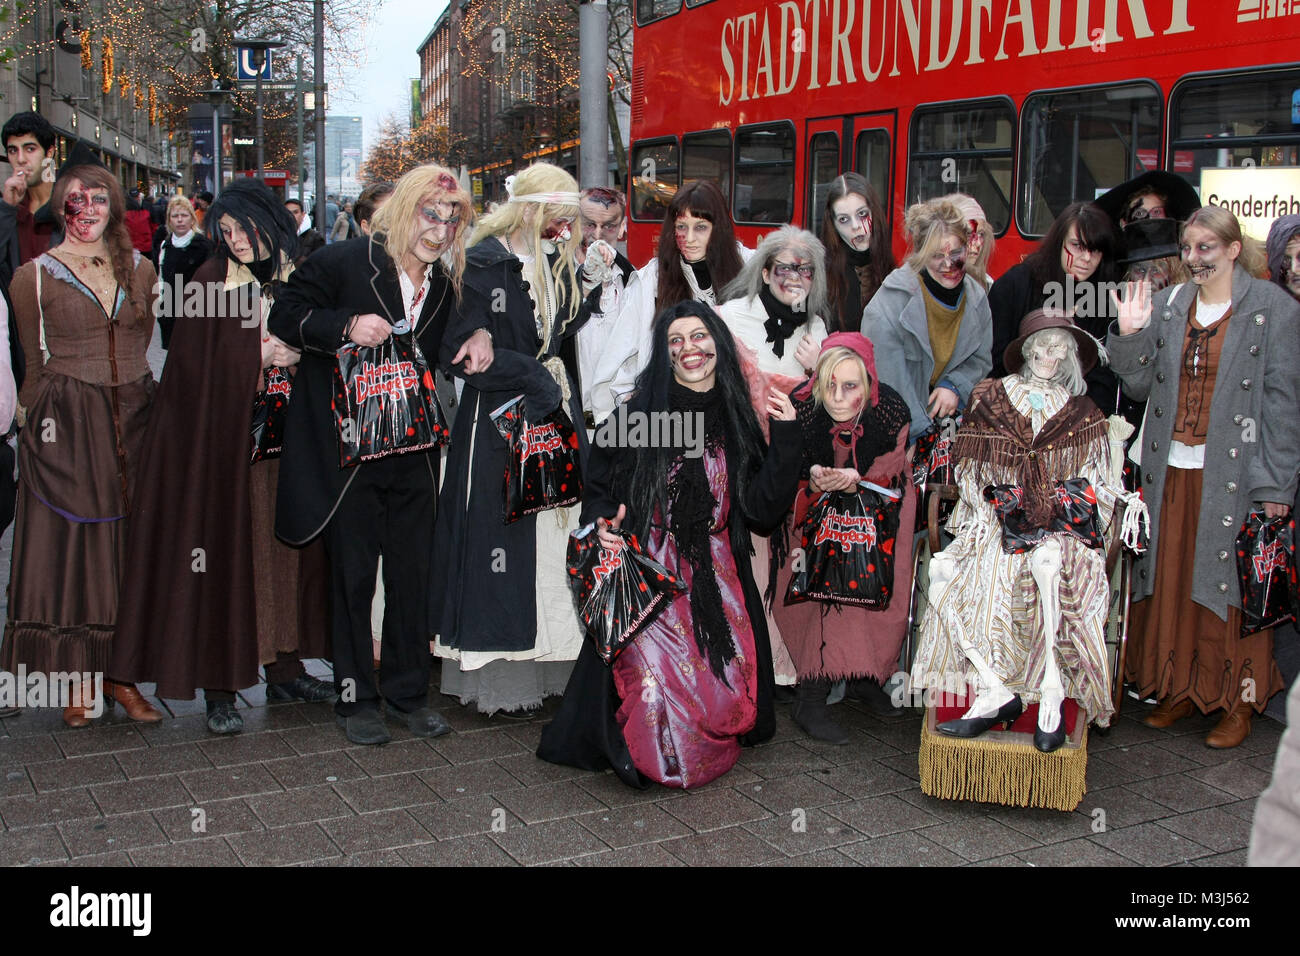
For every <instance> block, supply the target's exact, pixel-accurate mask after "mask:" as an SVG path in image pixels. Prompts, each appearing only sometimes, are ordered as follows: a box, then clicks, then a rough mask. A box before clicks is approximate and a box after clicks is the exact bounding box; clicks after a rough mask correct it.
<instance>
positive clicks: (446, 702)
mask: <svg viewBox="0 0 1300 956" xmlns="http://www.w3.org/2000/svg"><path fill="white" fill-rule="evenodd" d="M430 706H431V707H433V708H434V710H436V711H438V713H440V714H442V716H443V717H444V718H446V721H447V723H449V724H450V725H451V729H452V730H454V731H455V732H456V733H458V734H465V733H472V732H474V731H478V730H498V729H500V728H501V727H502V725H503V724H507V723H509V721H507V720H506V719H505V718H501V719H496V720H494V719H493V718H491V717H488V716H487V715H486V714H480V713H479V712H478V707H477V706H476V705H474V704H470V705H469V706H464V705H462V704H461V703H460V702H458V701H457V700H456V699H455V698H454V697H442V698H441V699H440V700H435V701H433V702H432V703H431V704H430Z"/></svg>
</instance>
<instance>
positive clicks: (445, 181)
mask: <svg viewBox="0 0 1300 956" xmlns="http://www.w3.org/2000/svg"><path fill="white" fill-rule="evenodd" d="M432 203H450V204H451V205H453V206H455V207H456V213H455V215H456V217H457V223H456V231H455V233H454V234H453V235H452V237H451V241H450V242H449V243H448V245H447V248H446V249H445V250H444V251H443V254H442V261H443V264H444V265H445V266H446V267H447V274H448V276H450V277H451V284H452V287H453V288H454V289H455V290H456V295H457V297H459V296H460V286H461V280H462V278H463V277H464V275H465V246H466V242H465V237H466V236H467V235H468V234H469V227H470V226H471V225H472V224H473V222H474V206H473V204H472V203H471V202H470V198H469V193H467V192H465V190H463V189H461V188H460V184H459V183H458V182H457V181H456V177H455V176H454V175H453V174H452V172H451V170H449V169H447V168H446V167H444V166H439V165H438V164H436V163H429V164H428V165H425V166H417V167H415V169H412V170H411V171H410V172H408V173H407V174H406V175H405V176H403V177H402V178H401V179H399V180H398V181H397V185H396V186H395V187H394V188H393V194H392V196H390V197H389V199H388V202H386V203H384V205H383V206H381V207H380V208H379V211H378V212H376V213H375V216H374V219H372V220H371V229H372V231H373V232H372V234H374V235H376V236H377V238H378V240H379V241H380V242H381V243H382V245H383V247H384V251H385V252H386V253H388V258H390V259H392V260H393V265H394V266H395V267H396V268H398V269H401V268H402V261H403V260H404V259H406V258H407V256H409V255H410V254H411V236H412V235H413V234H414V233H415V231H416V229H417V228H418V227H419V226H420V225H421V220H420V210H421V208H423V207H424V206H427V205H430V204H432Z"/></svg>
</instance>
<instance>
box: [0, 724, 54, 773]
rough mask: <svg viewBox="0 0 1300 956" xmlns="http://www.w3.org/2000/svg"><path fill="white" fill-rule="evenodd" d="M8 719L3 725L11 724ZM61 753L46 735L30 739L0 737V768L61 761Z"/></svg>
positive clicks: (51, 738)
mask: <svg viewBox="0 0 1300 956" xmlns="http://www.w3.org/2000/svg"><path fill="white" fill-rule="evenodd" d="M15 719H17V718H10V719H9V720H6V721H5V722H4V723H6V724H9V723H12V722H13V721H14V720H15ZM62 759H64V758H63V751H62V750H60V749H59V745H58V744H56V743H55V742H54V738H53V737H50V736H49V735H46V734H41V735H39V736H32V737H0V768H9V767H27V766H30V765H31V764H37V763H43V762H45V761H47V760H62Z"/></svg>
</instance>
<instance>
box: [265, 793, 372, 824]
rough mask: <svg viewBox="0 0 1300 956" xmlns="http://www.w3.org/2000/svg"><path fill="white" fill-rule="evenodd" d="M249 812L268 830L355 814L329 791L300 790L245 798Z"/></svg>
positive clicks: (341, 799)
mask: <svg viewBox="0 0 1300 956" xmlns="http://www.w3.org/2000/svg"><path fill="white" fill-rule="evenodd" d="M246 802H247V804H248V808H249V809H250V810H252V811H253V812H254V813H255V814H257V818H258V819H259V820H261V821H262V822H263V823H264V824H266V825H267V826H268V827H282V826H288V825H290V824H293V823H311V822H313V821H317V820H329V819H333V818H335V817H350V816H352V815H353V813H354V811H353V809H352V808H351V807H349V806H348V805H347V803H346V802H345V801H344V800H343V798H342V797H340V796H339V795H338V794H337V793H335V792H334V788H332V787H328V786H326V787H299V788H298V789H296V790H286V791H285V792H284V793H267V794H263V795H262V796H258V797H248V798H247V800H246Z"/></svg>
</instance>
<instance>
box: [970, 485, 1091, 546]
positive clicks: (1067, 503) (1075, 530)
mask: <svg viewBox="0 0 1300 956" xmlns="http://www.w3.org/2000/svg"><path fill="white" fill-rule="evenodd" d="M984 500H985V501H987V502H989V503H990V504H992V505H993V513H994V515H996V516H997V519H998V522H999V523H1000V524H1001V525H1002V550H1003V551H1004V552H1006V553H1007V554H1024V553H1025V552H1026V551H1032V550H1033V549H1034V547H1035V546H1036V545H1037V544H1038V543H1039V542H1040V541H1042V540H1043V539H1044V538H1046V537H1047V536H1048V535H1050V534H1058V533H1064V534H1071V535H1074V536H1075V537H1076V538H1078V539H1079V540H1080V541H1082V542H1083V543H1084V544H1086V545H1087V546H1088V547H1090V548H1104V547H1105V546H1106V539H1105V538H1104V537H1103V536H1102V533H1101V520H1100V518H1099V516H1098V514H1097V493H1096V492H1095V491H1094V490H1093V487H1092V485H1091V484H1090V483H1089V482H1088V480H1087V479H1086V478H1067V479H1066V480H1065V481H1062V482H1058V483H1057V485H1056V488H1055V489H1054V490H1053V493H1052V516H1051V518H1049V519H1048V521H1047V523H1046V524H1038V525H1035V524H1034V523H1033V522H1031V521H1030V519H1029V516H1028V514H1027V513H1026V512H1025V489H1024V488H1023V487H1021V486H1020V485H988V486H987V487H985V489H984Z"/></svg>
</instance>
